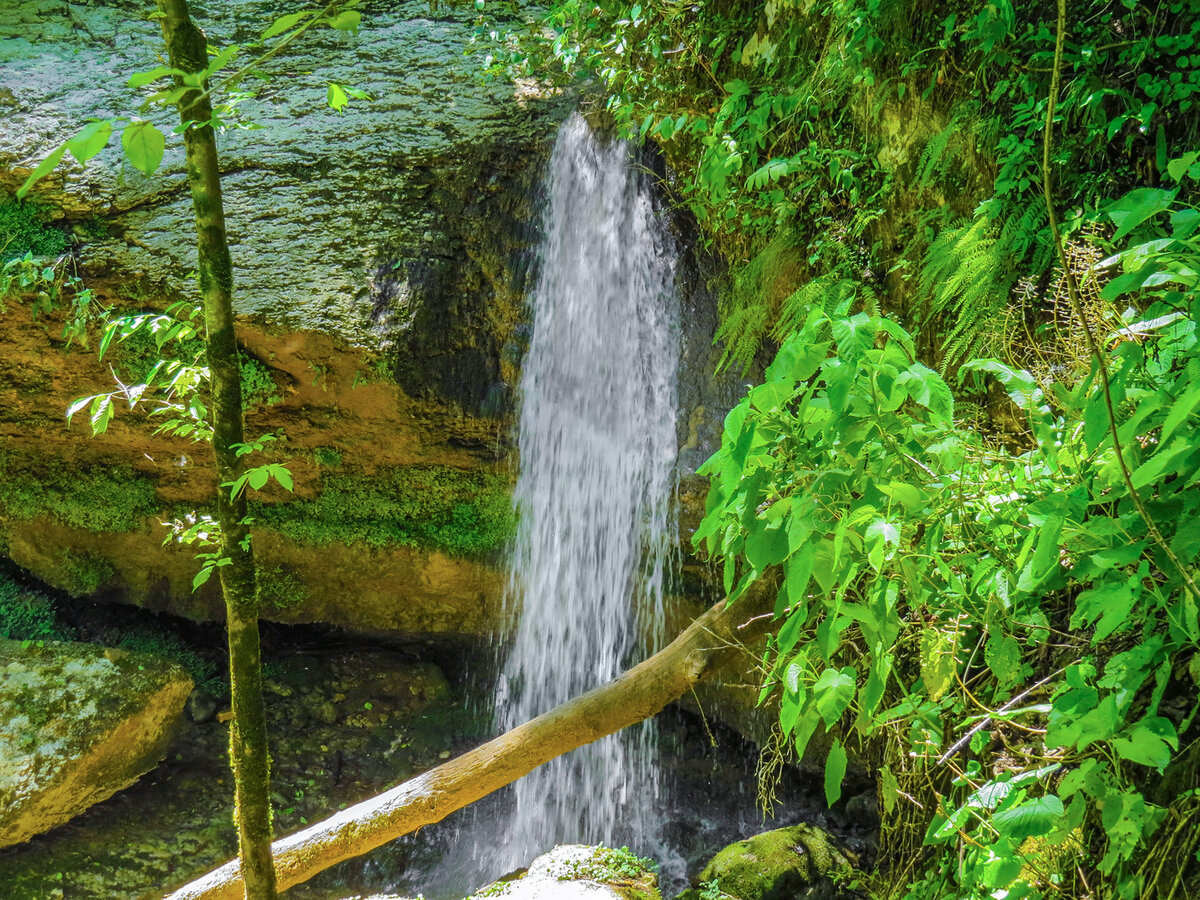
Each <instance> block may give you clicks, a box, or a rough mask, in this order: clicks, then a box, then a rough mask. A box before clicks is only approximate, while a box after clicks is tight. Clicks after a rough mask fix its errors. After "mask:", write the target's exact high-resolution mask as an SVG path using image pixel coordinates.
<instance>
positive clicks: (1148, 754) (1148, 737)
mask: <svg viewBox="0 0 1200 900" xmlns="http://www.w3.org/2000/svg"><path fill="white" fill-rule="evenodd" d="M1178 745H1179V739H1178V737H1177V736H1176V735H1175V728H1174V726H1172V725H1171V723H1170V722H1169V721H1168V720H1167V719H1164V718H1161V717H1154V718H1148V719H1143V720H1142V721H1141V722H1138V723H1137V725H1135V726H1134V727H1133V728H1132V729H1131V730H1130V732H1129V733H1128V734H1126V735H1125V736H1123V737H1119V738H1116V739H1115V740H1114V741H1113V749H1114V750H1116V751H1117V755H1119V756H1120V757H1121V758H1123V759H1127V760H1129V761H1130V762H1135V763H1138V764H1139V765H1143V766H1149V767H1150V768H1152V769H1158V771H1160V772H1161V771H1162V770H1163V769H1165V768H1166V767H1167V765H1168V764H1169V763H1170V762H1171V749H1172V747H1178Z"/></svg>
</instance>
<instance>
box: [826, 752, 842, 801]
mask: <svg viewBox="0 0 1200 900" xmlns="http://www.w3.org/2000/svg"><path fill="white" fill-rule="evenodd" d="M845 777H846V750H845V748H843V747H842V742H841V741H839V740H838V739H837V738H834V739H833V746H832V747H830V748H829V756H827V757H826V758H825V802H826V803H828V804H829V805H830V806H833V804H835V803H837V802H838V800H840V799H841V797H842V780H843V779H844V778H845Z"/></svg>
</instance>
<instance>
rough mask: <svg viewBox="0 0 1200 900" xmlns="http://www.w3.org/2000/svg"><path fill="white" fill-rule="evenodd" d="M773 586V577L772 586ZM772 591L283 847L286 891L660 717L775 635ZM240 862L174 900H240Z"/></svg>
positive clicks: (718, 611) (722, 610)
mask: <svg viewBox="0 0 1200 900" xmlns="http://www.w3.org/2000/svg"><path fill="white" fill-rule="evenodd" d="M767 581H769V579H767ZM773 596H774V590H770V589H768V588H767V587H766V586H765V585H764V584H763V583H762V582H760V583H759V585H756V586H754V587H752V588H751V589H750V590H749V591H748V592H747V596H746V597H745V598H744V599H742V600H739V601H738V602H737V603H736V604H735V605H732V606H731V605H729V604H728V603H726V602H721V603H718V604H717V605H716V606H714V607H712V608H711V609H710V610H708V612H706V613H705V614H704V615H702V616H701V617H700V618H699V619H697V620H696V621H695V622H693V623H692V624H691V625H690V626H688V628H687V629H686V630H684V631H683V632H682V633H681V634H680V635H679V636H678V637H677V638H675V640H674V641H672V642H671V643H670V644H669V645H668V646H667V647H666V648H665V649H664V650H661V651H659V652H658V653H656V654H654V656H652V657H650V658H649V659H647V660H645V661H644V662H642V663H640V664H638V665H636V666H634V667H633V668H632V669H630V670H628V671H627V672H624V673H622V674H621V675H620V676H619V677H617V678H616V679H614V680H613V681H610V682H609V683H608V684H606V685H603V686H602V687H598V688H596V689H595V690H593V691H589V692H588V693H586V694H584V695H582V696H580V697H576V698H575V699H573V700H570V701H568V702H566V703H564V704H562V705H561V706H557V707H555V708H554V709H552V710H550V711H549V712H547V713H544V714H543V715H540V716H538V717H537V718H536V719H533V720H532V721H529V722H526V723H525V724H524V725H519V726H517V727H516V728H514V729H512V730H511V731H508V732H505V733H504V734H502V735H500V736H499V737H498V738H495V739H494V740H491V741H488V742H487V743H486V744H483V745H482V746H480V747H476V748H475V749H474V750H471V751H469V752H467V753H464V754H463V755H462V756H460V757H458V758H457V759H452V760H450V761H449V762H447V763H444V764H443V765H440V766H438V767H436V768H434V769H430V770H429V771H428V772H426V773H424V774H423V775H418V776H417V777H416V778H412V779H410V780H408V781H406V782H404V783H403V784H401V785H399V786H397V787H394V788H392V789H391V790H389V791H386V792H385V793H383V794H380V795H379V796H377V797H372V798H371V799H370V800H365V801H363V802H362V803H359V804H357V805H356V806H352V807H350V808H349V809H345V810H342V811H341V812H339V813H337V814H335V815H334V816H332V817H330V818H328V819H326V820H325V821H324V822H318V823H317V824H315V825H312V826H310V827H308V828H306V829H304V830H303V831H299V832H297V833H295V834H292V835H289V836H288V837H285V838H281V839H280V840H278V841H276V843H275V866H276V869H277V872H278V878H279V884H280V885H281V886H282V887H283V888H284V889H285V890H286V889H287V888H289V887H292V886H293V885H296V884H300V883H301V882H304V881H307V880H308V879H309V878H312V877H313V876H314V875H316V874H317V873H318V872H321V871H323V870H325V869H327V868H329V867H330V866H332V865H334V864H336V863H339V862H341V861H342V860H345V859H349V858H351V857H353V856H358V855H359V854H362V853H366V852H367V851H369V850H373V849H374V848H375V847H378V846H380V845H381V844H384V843H387V842H388V841H391V840H394V839H395V838H398V837H400V836H401V835H404V834H409V833H411V832H413V831H416V830H417V829H418V828H422V827H424V826H425V825H431V824H433V823H434V822H440V821H441V820H442V819H444V818H445V817H446V816H448V815H450V813H452V812H454V811H455V810H458V809H462V808H463V807H464V806H467V805H468V804H470V803H474V802H475V801H476V800H479V799H480V798H482V797H486V796H487V795H488V794H490V793H491V792H492V791H495V790H498V789H500V788H502V787H504V786H505V785H506V784H511V783H512V782H514V781H516V780H517V779H518V778H520V777H521V776H522V775H525V774H527V773H529V772H531V771H533V770H534V769H536V768H537V767H538V766H540V765H542V764H543V763H546V762H549V761H550V760H551V759H553V758H554V757H556V756H560V755H562V754H563V753H566V752H568V751H570V750H573V749H575V748H576V747H580V746H583V745H584V744H588V743H591V742H592V741H596V740H599V739H600V738H602V737H604V736H605V735H608V734H612V733H613V732H615V731H619V730H621V729H622V728H627V727H629V726H630V725H634V724H636V723H638V722H640V721H642V720H643V719H646V718H649V717H650V716H652V715H654V714H655V713H657V712H659V711H660V710H661V709H662V708H663V707H664V706H666V705H667V704H668V703H670V702H671V701H672V700H675V699H677V698H679V697H681V696H683V694H685V693H686V692H687V691H688V690H690V689H691V688H692V687H693V686H694V685H695V684H696V683H697V682H699V681H701V680H703V679H704V678H705V677H706V676H708V675H711V674H712V673H713V672H715V671H718V670H720V669H721V667H722V666H724V665H725V664H726V663H728V662H731V661H732V660H733V659H734V658H737V657H740V656H742V655H743V654H746V653H748V652H749V651H748V650H747V648H746V643H747V642H749V641H753V640H754V639H755V638H758V637H760V636H761V635H762V634H763V633H764V632H766V631H767V630H768V629H770V628H771V627H772V624H773V621H772V615H771V612H770V609H771V605H772V603H773V600H772V598H773ZM241 892H242V876H241V873H240V872H239V869H238V865H237V862H236V861H234V862H232V863H227V864H226V865H224V866H221V867H220V868H219V869H214V870H213V871H212V872H209V873H208V874H207V875H205V876H204V877H203V878H199V879H197V880H196V881H193V882H192V883H191V884H188V885H185V886H184V887H182V888H180V889H179V890H178V891H176V892H175V893H173V894H171V895H169V896H168V897H167V900H237V898H238V897H240V896H241Z"/></svg>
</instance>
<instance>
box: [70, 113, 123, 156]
mask: <svg viewBox="0 0 1200 900" xmlns="http://www.w3.org/2000/svg"><path fill="white" fill-rule="evenodd" d="M111 135H112V123H111V122H88V124H87V125H85V126H84V127H83V128H82V130H80V132H79V133H78V134H77V135H75V137H73V138H71V139H70V140H69V141H67V149H68V150H70V151H71V155H72V156H74V157H75V158H76V159H77V160H79V162H80V163H85V162H87V161H88V160H89V159H91V158H92V157H93V156H95V155H96V154H97V153H99V152H100V151H101V150H103V149H104V147H105V145H106V144H107V143H108V139H109V137H110V136H111Z"/></svg>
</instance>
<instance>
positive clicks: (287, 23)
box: [262, 9, 316, 41]
mask: <svg viewBox="0 0 1200 900" xmlns="http://www.w3.org/2000/svg"><path fill="white" fill-rule="evenodd" d="M314 13H316V10H315V9H310V10H306V11H304V12H298V13H290V14H288V15H286V16H280V17H279V18H278V19H276V20H275V21H274V22H272V23H271V27H270V28H268V29H267V30H266V31H264V32H263V33H262V39H263V40H264V41H266V40H270V39H271V38H273V37H275V35H277V34H283V32H285V31H287V30H288V29H289V28H294V27H295V26H296V25H299V24H300V23H301V22H303V21H304V20H305V19H307V18H308V17H309V16H311V15H313V14H314Z"/></svg>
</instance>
